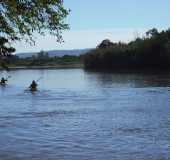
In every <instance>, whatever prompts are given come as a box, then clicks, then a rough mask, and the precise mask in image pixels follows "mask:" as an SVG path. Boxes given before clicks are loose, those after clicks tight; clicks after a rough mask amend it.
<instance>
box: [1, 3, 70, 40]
mask: <svg viewBox="0 0 170 160" xmlns="http://www.w3.org/2000/svg"><path fill="white" fill-rule="evenodd" d="M68 13H69V10H67V9H65V8H64V6H63V0H0V37H2V38H5V39H7V40H8V42H9V43H11V42H13V41H18V40H23V39H24V40H26V41H27V42H34V37H33V33H34V32H38V33H39V34H41V35H44V34H45V33H49V34H51V35H54V36H56V40H57V41H58V42H62V36H61V35H62V30H65V29H68V24H66V23H65V21H64V19H65V18H66V17H67V15H68Z"/></svg>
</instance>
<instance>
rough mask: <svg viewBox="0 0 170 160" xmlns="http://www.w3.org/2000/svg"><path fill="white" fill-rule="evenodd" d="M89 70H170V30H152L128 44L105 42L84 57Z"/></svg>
mask: <svg viewBox="0 0 170 160" xmlns="http://www.w3.org/2000/svg"><path fill="white" fill-rule="evenodd" d="M84 66H85V68H86V69H95V70H96V69H97V70H102V69H103V70H118V69H122V70H127V69H148V68H149V69H157V68H158V69H165V68H166V69H167V68H168V69H170V29H168V30H166V31H165V30H163V31H161V32H158V30H157V29H155V28H153V29H151V30H149V31H148V32H146V35H145V36H144V37H143V38H136V39H135V40H134V41H131V42H129V43H122V42H119V43H112V42H110V41H109V40H104V41H103V42H102V43H101V44H100V45H98V47H97V48H96V49H94V50H91V51H90V52H89V53H87V54H85V55H84Z"/></svg>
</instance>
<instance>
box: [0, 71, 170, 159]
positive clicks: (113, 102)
mask: <svg viewBox="0 0 170 160" xmlns="http://www.w3.org/2000/svg"><path fill="white" fill-rule="evenodd" d="M10 75H11V78H10V79H9V82H8V83H9V85H8V86H6V87H2V86H1V87H0V159H2V160H30V159H33V160H34V159H35V160H38V159H40V160H168V159H170V73H169V74H168V73H161V74H160V73H150V74H146V73H129V74H128V73H95V72H87V71H84V70H82V69H58V70H47V69H44V70H15V71H11V72H10ZM39 77H42V79H41V80H40V81H39V82H38V83H39V91H38V92H35V93H30V92H29V91H28V90H27V87H28V86H29V84H30V83H31V81H32V80H33V79H35V80H36V79H38V78H39Z"/></svg>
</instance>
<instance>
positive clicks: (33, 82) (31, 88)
mask: <svg viewBox="0 0 170 160" xmlns="http://www.w3.org/2000/svg"><path fill="white" fill-rule="evenodd" d="M37 86H38V84H37V83H36V82H35V80H33V81H32V83H31V85H30V87H29V88H30V90H32V91H36V90H37Z"/></svg>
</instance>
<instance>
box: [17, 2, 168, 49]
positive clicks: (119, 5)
mask: <svg viewBox="0 0 170 160" xmlns="http://www.w3.org/2000/svg"><path fill="white" fill-rule="evenodd" d="M64 4H65V7H66V8H70V9H71V13H70V15H69V16H68V18H67V20H66V21H67V22H68V23H69V24H70V30H69V31H64V33H63V38H64V40H65V43H63V44H57V43H56V42H55V38H54V37H51V36H49V35H46V36H45V37H41V36H38V35H36V34H35V36H36V37H37V42H36V45H35V46H29V44H25V43H23V42H19V43H17V44H15V46H16V49H17V52H31V51H40V50H53V49H76V48H93V47H95V46H96V45H97V44H98V43H100V41H102V40H103V39H105V38H109V39H111V40H112V41H120V40H121V41H129V40H132V39H134V38H135V36H136V35H140V36H142V35H143V34H144V33H145V32H146V30H148V29H150V28H153V27H156V28H158V29H167V28H168V27H170V0H105V1H103V0H65V1H64Z"/></svg>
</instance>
